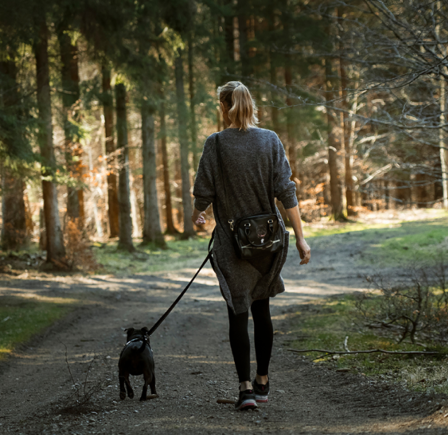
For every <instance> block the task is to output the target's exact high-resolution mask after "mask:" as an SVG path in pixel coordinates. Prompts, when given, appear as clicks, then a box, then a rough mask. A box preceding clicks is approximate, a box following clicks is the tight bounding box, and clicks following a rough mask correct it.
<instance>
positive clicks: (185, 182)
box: [175, 49, 195, 238]
mask: <svg viewBox="0 0 448 435" xmlns="http://www.w3.org/2000/svg"><path fill="white" fill-rule="evenodd" d="M182 55H183V53H182V50H181V49H178V56H177V57H176V59H175V76H176V96H177V117H178V128H179V144H180V165H181V175H182V205H183V215H184V232H183V237H185V238H188V237H191V236H193V235H194V234H195V231H194V229H193V222H192V221H191V219H190V217H191V215H192V213H193V209H192V202H191V193H190V165H189V162H188V125H187V119H188V116H187V106H186V104H185V90H184V69H183V58H182Z"/></svg>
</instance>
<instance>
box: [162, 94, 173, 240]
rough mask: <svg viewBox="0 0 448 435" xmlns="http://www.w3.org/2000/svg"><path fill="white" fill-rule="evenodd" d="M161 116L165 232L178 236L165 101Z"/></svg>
mask: <svg viewBox="0 0 448 435" xmlns="http://www.w3.org/2000/svg"><path fill="white" fill-rule="evenodd" d="M162 98H163V96H162ZM159 114H160V151H161V153H162V165H163V188H164V193H165V220H166V230H165V231H166V233H167V234H176V233H177V232H178V231H177V230H176V227H175V226H174V220H173V206H172V201H171V184H170V168H169V164H168V150H167V146H166V124H165V103H164V102H163V101H162V102H161V103H160V109H159Z"/></svg>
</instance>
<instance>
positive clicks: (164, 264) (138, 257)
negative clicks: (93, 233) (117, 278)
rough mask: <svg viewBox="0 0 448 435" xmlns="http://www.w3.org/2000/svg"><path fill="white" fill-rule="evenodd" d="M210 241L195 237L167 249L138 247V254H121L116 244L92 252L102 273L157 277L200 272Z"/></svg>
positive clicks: (173, 242) (96, 247)
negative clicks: (180, 271)
mask: <svg viewBox="0 0 448 435" xmlns="http://www.w3.org/2000/svg"><path fill="white" fill-rule="evenodd" d="M209 241H210V238H209V237H195V238H193V239H189V240H175V239H172V240H168V241H167V247H168V249H159V248H157V247H156V246H154V245H151V244H148V245H136V247H137V252H134V253H129V252H126V251H118V250H117V245H116V243H114V242H108V243H103V244H100V243H96V244H94V245H93V250H94V253H95V257H96V259H97V261H98V262H99V263H100V264H101V265H102V266H103V268H104V269H103V270H102V272H103V273H104V271H106V272H108V273H113V274H116V275H117V274H118V275H128V274H136V273H154V272H160V271H172V270H177V269H182V268H189V267H191V268H197V267H198V266H199V265H200V263H201V260H203V259H204V258H205V257H206V255H207V248H208V244H209Z"/></svg>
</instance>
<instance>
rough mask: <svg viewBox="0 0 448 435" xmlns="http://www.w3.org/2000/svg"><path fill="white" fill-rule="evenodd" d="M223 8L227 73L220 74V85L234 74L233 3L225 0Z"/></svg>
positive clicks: (230, 0)
mask: <svg viewBox="0 0 448 435" xmlns="http://www.w3.org/2000/svg"><path fill="white" fill-rule="evenodd" d="M224 6H225V7H226V8H227V9H226V11H225V14H224V40H225V56H223V57H224V59H225V66H226V69H227V71H226V72H225V73H224V74H222V78H221V80H222V82H223V83H222V84H224V83H225V81H227V80H226V79H227V78H228V75H229V74H235V44H234V36H233V19H234V14H233V1H232V0H225V1H224Z"/></svg>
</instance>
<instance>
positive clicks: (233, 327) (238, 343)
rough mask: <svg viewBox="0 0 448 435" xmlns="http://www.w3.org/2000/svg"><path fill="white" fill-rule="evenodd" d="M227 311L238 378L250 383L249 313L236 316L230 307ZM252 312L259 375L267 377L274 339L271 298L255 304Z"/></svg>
mask: <svg viewBox="0 0 448 435" xmlns="http://www.w3.org/2000/svg"><path fill="white" fill-rule="evenodd" d="M227 310H228V312H229V338H230V347H231V348H232V353H233V359H234V360H235V366H236V371H237V373H238V378H239V381H240V382H245V381H250V380H251V378H250V341H249V332H248V331H247V323H248V319H249V312H248V311H246V312H245V313H241V314H236V315H235V314H234V312H233V311H232V310H231V309H230V308H229V306H227ZM251 311H252V318H253V319H254V333H255V355H256V357H257V374H258V375H260V376H266V375H267V374H268V369H269V360H270V359H271V351H272V342H273V339H274V330H273V328H272V320H271V313H270V311H269V298H267V299H262V300H259V301H255V302H253V303H252V306H251Z"/></svg>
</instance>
